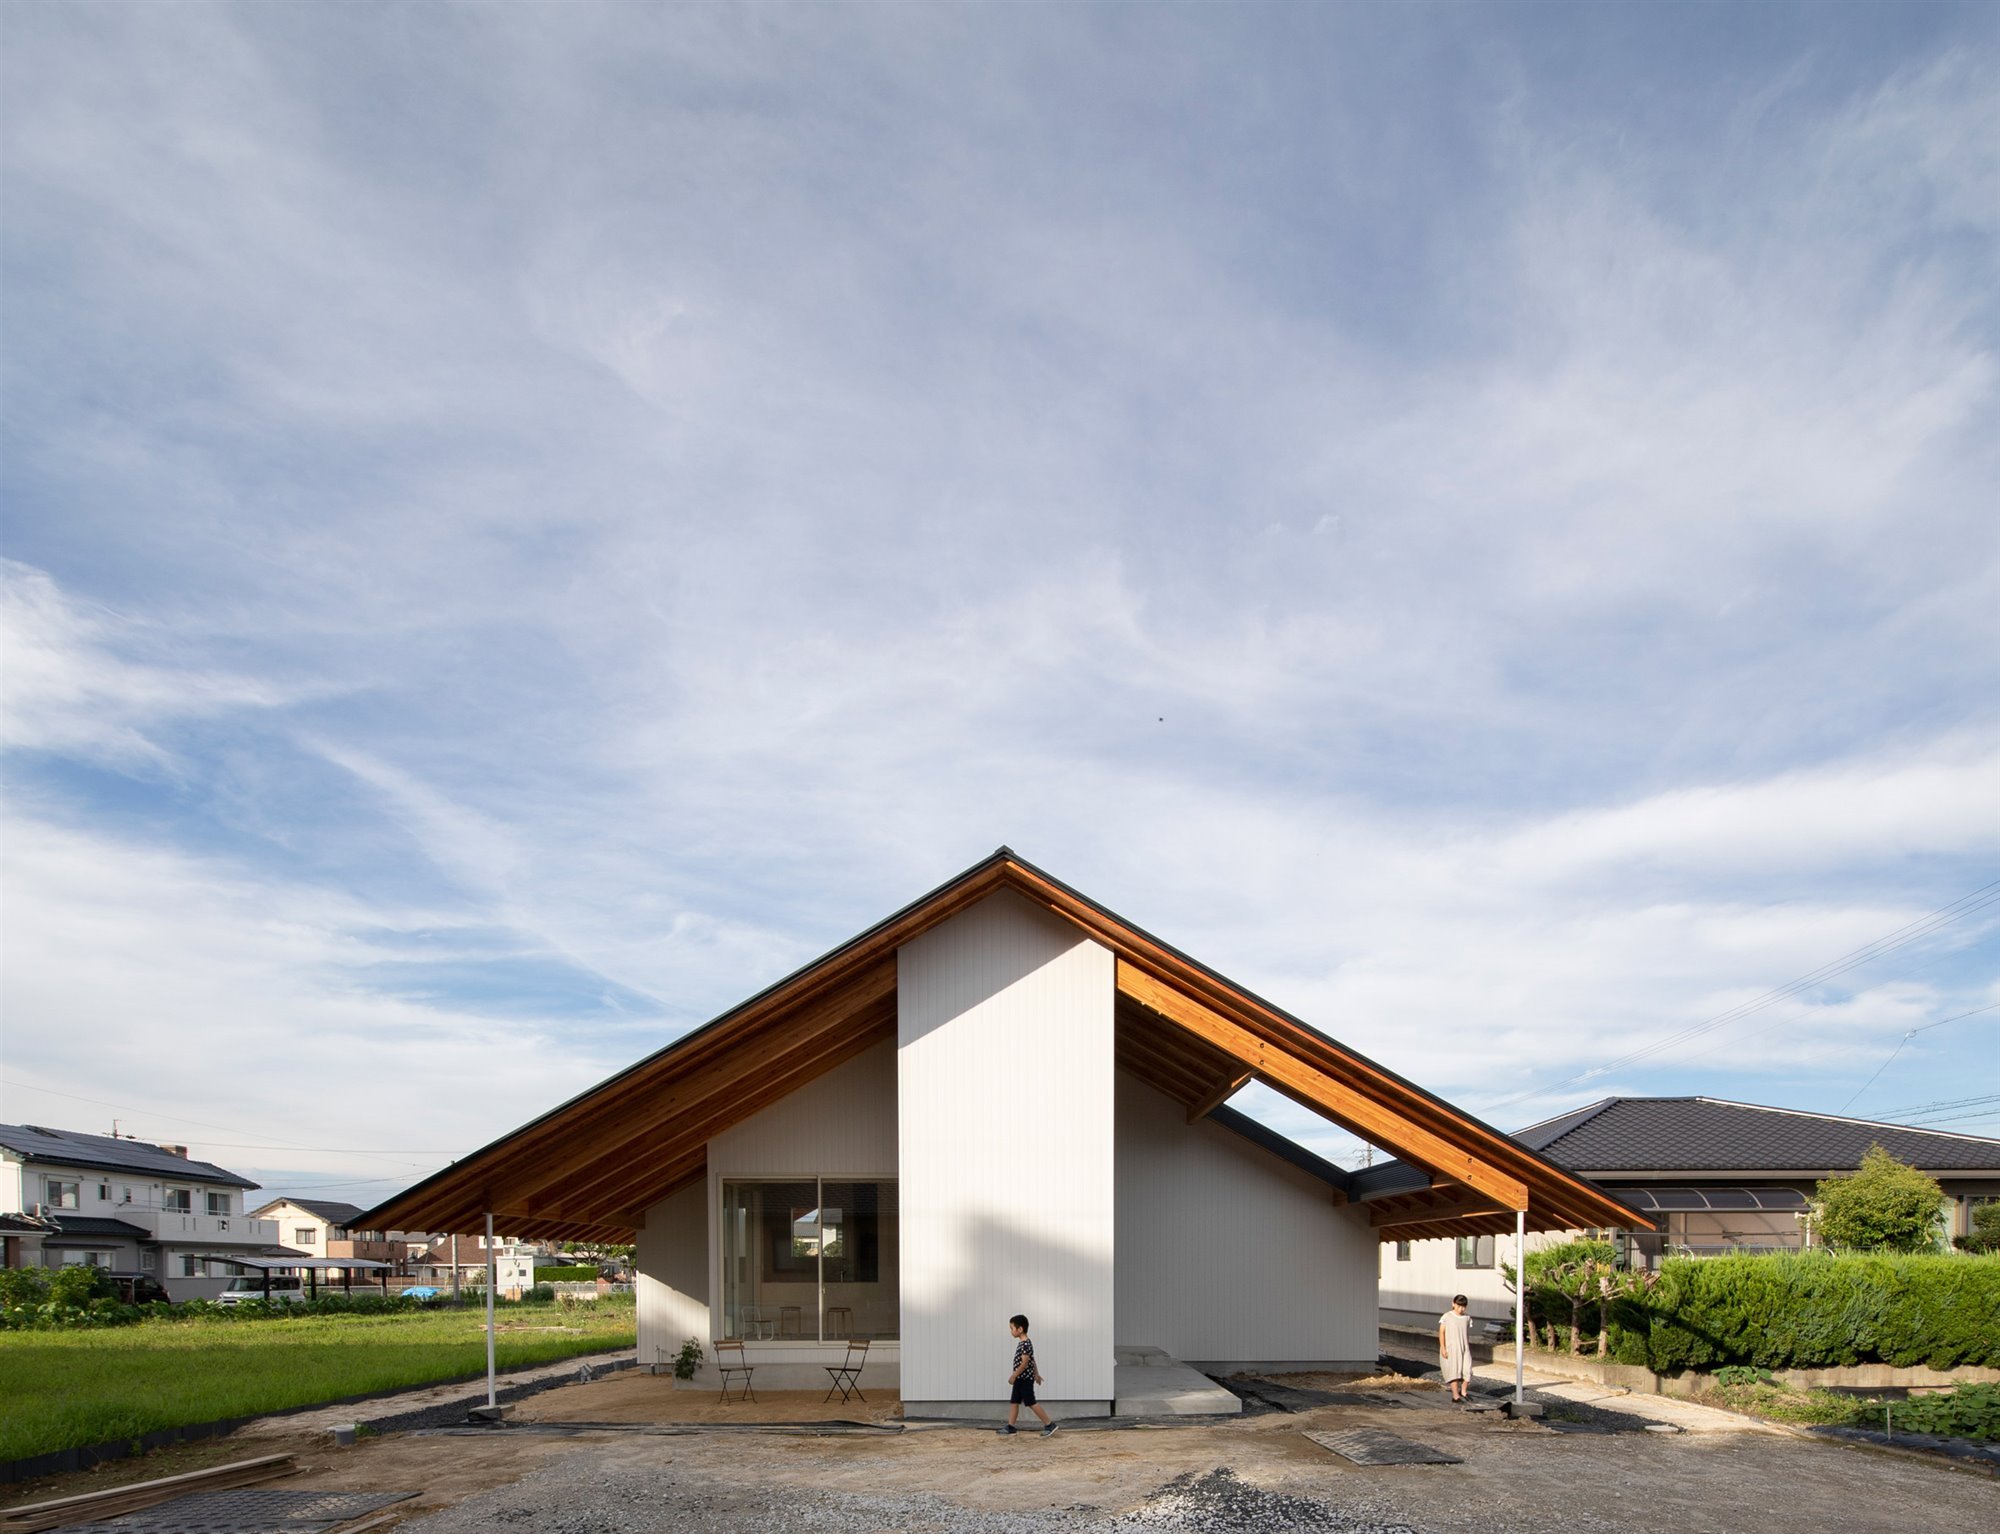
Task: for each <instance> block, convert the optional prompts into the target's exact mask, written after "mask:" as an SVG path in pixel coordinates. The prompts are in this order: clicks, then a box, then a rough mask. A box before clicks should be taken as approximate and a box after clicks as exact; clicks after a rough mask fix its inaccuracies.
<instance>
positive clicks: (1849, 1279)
mask: <svg viewBox="0 0 2000 1534" xmlns="http://www.w3.org/2000/svg"><path fill="white" fill-rule="evenodd" d="M1610 1352H1611V1356H1612V1357H1613V1358H1615V1359H1617V1360H1618V1361H1619V1362H1620V1363H1630V1364H1644V1365H1645V1366H1646V1367H1647V1368H1649V1369H1653V1370H1655V1371H1657V1372H1659V1373H1662V1374H1671V1373H1677V1372H1679V1371H1680V1370H1683V1369H1713V1368H1716V1367H1718V1366H1719V1365H1723V1364H1758V1365H1762V1366H1763V1367H1764V1368H1766V1369H1826V1368H1840V1367H1845V1366H1848V1365H1852V1364H1859V1363H1884V1364H1890V1365H1893V1366H1895V1367H1897V1368H1911V1367H1914V1366H1916V1365H1919V1364H1928V1365H1929V1366H1930V1367H1931V1368H1933V1369H1949V1368H1952V1367H1954V1366H1956V1365H1960V1364H1969V1365H1975V1366H1983V1367H1986V1368H2000V1257H1915V1256H1911V1257H1901V1256H1896V1257H1891V1256H1881V1257H1877V1256H1831V1255H1828V1254H1825V1253H1819V1252H1814V1253H1805V1254H1799V1255H1790V1254H1779V1255H1769V1256H1743V1257H1675V1258H1669V1259H1668V1260H1667V1261H1666V1262H1665V1263H1664V1264H1662V1266H1661V1268H1660V1281H1659V1283H1658V1284H1657V1285H1655V1286H1654V1287H1653V1288H1652V1289H1650V1290H1649V1291H1647V1292H1646V1293H1644V1294H1643V1295H1635V1296H1632V1297H1630V1298H1627V1299H1625V1300H1623V1301H1620V1302H1618V1303H1617V1304H1615V1305H1614V1306H1613V1307H1612V1314H1611V1338H1610Z"/></svg>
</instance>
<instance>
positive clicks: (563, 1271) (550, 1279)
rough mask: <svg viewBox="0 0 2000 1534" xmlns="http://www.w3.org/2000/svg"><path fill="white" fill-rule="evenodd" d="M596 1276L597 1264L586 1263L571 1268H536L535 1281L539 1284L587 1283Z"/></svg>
mask: <svg viewBox="0 0 2000 1534" xmlns="http://www.w3.org/2000/svg"><path fill="white" fill-rule="evenodd" d="M596 1277H597V1265H596V1264H595V1263H588V1264H585V1265H584V1266H581V1267H571V1268H537V1269H535V1283H536V1284H537V1285H541V1284H587V1283H590V1282H591V1281H592V1280H594V1279H595V1278H596Z"/></svg>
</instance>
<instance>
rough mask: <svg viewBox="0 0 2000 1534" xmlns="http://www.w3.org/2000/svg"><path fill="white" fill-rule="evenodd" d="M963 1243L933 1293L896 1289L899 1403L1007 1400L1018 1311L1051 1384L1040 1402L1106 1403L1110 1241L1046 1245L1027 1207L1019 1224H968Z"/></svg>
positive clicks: (990, 1221)
mask: <svg viewBox="0 0 2000 1534" xmlns="http://www.w3.org/2000/svg"><path fill="white" fill-rule="evenodd" d="M1004 1151H1005V1148H1004V1147H995V1153H996V1154H1003V1153H1004ZM960 1247H961V1257H960V1262H959V1264H958V1267H957V1271H956V1272H954V1274H953V1275H952V1276H951V1278H950V1279H949V1280H947V1281H945V1282H943V1283H941V1284H940V1285H939V1286H938V1289H937V1291H936V1292H935V1293H934V1294H931V1295H928V1296H925V1295H914V1296H913V1295H912V1293H911V1286H910V1285H909V1284H908V1283H904V1284H903V1285H902V1295H901V1300H902V1333H903V1396H904V1398H905V1399H906V1400H909V1399H919V1400H939V1401H984V1400H990V1401H993V1402H996V1403H1002V1404H1004V1403H1005V1402H1006V1400H1007V1396H1008V1383H1007V1375H1008V1373H1009V1371H1010V1370H1011V1369H1012V1368H1013V1362H1014V1338H1013V1336H1012V1335H1011V1334H1010V1333H1009V1331H1008V1329H1007V1321H1008V1317H1010V1316H1012V1315H1014V1314H1016V1313H1023V1314H1025V1315H1027V1317H1028V1319H1029V1323H1030V1328H1029V1336H1030V1337H1031V1338H1032V1339H1033V1341H1034V1344H1035V1357H1036V1362H1037V1364H1038V1365H1039V1367H1040V1369H1041V1371H1042V1374H1043V1375H1044V1376H1045V1378H1046V1380H1047V1383H1046V1384H1045V1385H1043V1386H1042V1387H1040V1393H1041V1394H1042V1395H1043V1396H1044V1398H1045V1399H1047V1400H1049V1401H1108V1400H1110V1399H1111V1396H1112V1380H1113V1368H1114V1364H1115V1359H1114V1357H1113V1347H1114V1343H1115V1340H1116V1339H1115V1337H1114V1332H1115V1330H1116V1327H1115V1325H1114V1319H1115V1318H1114V1316H1113V1310H1112V1295H1113V1288H1112V1251H1111V1245H1110V1242H1109V1241H1108V1240H1107V1241H1106V1243H1105V1246H1104V1247H1103V1249H1102V1250H1093V1249H1087V1248H1084V1247H1081V1246H1077V1245H1075V1244H1072V1243H1064V1242H1060V1241H1055V1240H1051V1239H1049V1238H1048V1237H1046V1236H1044V1235H1043V1234H1041V1233H1040V1232H1038V1231H1037V1230H1036V1229H1035V1226H1034V1222H1033V1211H1031V1210H1024V1211H1022V1215H1021V1218H1019V1219H1017V1220H996V1219H993V1218H990V1217H980V1218H976V1219H973V1220H971V1221H969V1222H968V1224H967V1226H966V1229H965V1231H964V1233H963V1238H962V1240H961V1243H960ZM913 1352H914V1354H915V1358H914V1360H913V1358H912V1354H913ZM913 1362H914V1364H915V1368H914V1369H913V1368H912V1364H913Z"/></svg>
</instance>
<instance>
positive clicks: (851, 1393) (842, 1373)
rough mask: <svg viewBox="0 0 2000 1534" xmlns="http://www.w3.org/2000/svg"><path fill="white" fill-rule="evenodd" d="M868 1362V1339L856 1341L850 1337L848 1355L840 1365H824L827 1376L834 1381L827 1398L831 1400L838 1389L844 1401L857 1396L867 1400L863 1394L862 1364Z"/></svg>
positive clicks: (828, 1389)
mask: <svg viewBox="0 0 2000 1534" xmlns="http://www.w3.org/2000/svg"><path fill="white" fill-rule="evenodd" d="M867 1362H868V1343H867V1341H866V1340H865V1339H864V1340H862V1341H860V1342H855V1341H853V1340H851V1339H850V1340H849V1342H848V1344H847V1357H846V1358H845V1359H844V1360H843V1361H842V1362H841V1363H840V1364H838V1365H835V1364H827V1365H825V1366H824V1367H825V1369H826V1372H827V1376H828V1377H829V1378H830V1379H831V1380H832V1381H833V1383H832V1384H831V1385H829V1386H828V1387H827V1391H826V1397H825V1398H826V1399H827V1400H829V1401H831V1400H832V1399H833V1393H834V1391H836V1390H838V1391H839V1392H840V1399H841V1400H843V1401H847V1400H851V1399H854V1398H855V1397H860V1399H861V1400H863V1401H866V1400H867V1399H868V1397H866V1396H864V1395H862V1394H861V1366H862V1365H863V1364H865V1363H867Z"/></svg>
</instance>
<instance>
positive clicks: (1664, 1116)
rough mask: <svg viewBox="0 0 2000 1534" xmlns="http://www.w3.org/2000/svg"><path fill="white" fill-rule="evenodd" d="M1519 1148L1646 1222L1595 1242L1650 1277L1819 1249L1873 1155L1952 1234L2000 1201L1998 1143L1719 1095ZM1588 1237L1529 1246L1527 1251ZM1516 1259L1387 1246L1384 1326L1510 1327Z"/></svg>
mask: <svg viewBox="0 0 2000 1534" xmlns="http://www.w3.org/2000/svg"><path fill="white" fill-rule="evenodd" d="M1514 1138H1515V1139H1516V1140H1518V1141H1520V1143H1521V1144H1523V1145H1525V1146H1527V1147H1528V1148H1529V1149H1531V1150H1534V1151H1536V1152H1538V1153H1540V1154H1541V1155H1543V1156H1546V1157H1547V1158H1548V1159H1549V1160H1551V1161H1553V1162H1555V1163H1556V1164H1557V1165H1558V1166H1561V1167H1565V1168H1567V1169H1568V1170H1570V1171H1572V1172H1575V1173H1578V1174H1579V1175H1582V1176H1585V1177H1588V1178H1589V1179H1590V1180H1591V1181H1592V1182H1593V1183H1595V1184H1597V1185H1598V1186H1599V1187H1601V1188H1603V1189H1604V1190H1605V1191H1606V1192H1607V1193H1611V1194H1613V1195H1615V1196H1616V1197H1617V1198H1618V1199H1620V1200H1621V1201H1622V1202H1623V1203H1624V1204H1626V1205H1627V1206H1628V1207H1630V1208H1631V1209H1633V1210H1636V1211H1638V1212H1640V1213H1641V1214H1643V1215H1644V1216H1645V1217H1647V1218H1649V1219H1650V1220H1652V1221H1653V1222H1654V1223H1655V1225H1656V1226H1657V1227H1658V1228H1657V1229H1656V1230H1653V1231H1642V1232H1637V1233H1635V1232H1632V1231H1630V1230H1629V1229H1628V1228H1627V1227H1626V1226H1625V1225H1624V1224H1623V1223H1622V1222H1617V1223H1614V1222H1609V1221H1607V1222H1605V1223H1604V1225H1603V1227H1601V1229H1600V1231H1599V1233H1601V1234H1605V1235H1607V1236H1609V1237H1610V1239H1611V1240H1612V1241H1613V1242H1614V1243H1615V1244H1616V1245H1617V1246H1618V1247H1619V1248H1620V1250H1621V1253H1622V1254H1623V1256H1624V1258H1625V1260H1626V1261H1628V1262H1631V1263H1634V1264H1640V1265H1645V1266H1649V1267H1657V1266H1659V1264H1660V1261H1661V1260H1662V1258H1663V1257H1666V1256H1670V1255H1675V1254H1680V1253H1687V1254H1691V1255H1694V1256H1714V1255H1718V1254H1721V1253H1726V1252H1746V1251H1748V1252H1771V1251H1798V1250H1801V1249H1802V1248H1804V1247H1805V1246H1807V1245H1809V1244H1811V1241H1812V1230H1811V1220H1810V1207H1811V1202H1812V1193H1813V1188H1814V1185H1815V1184H1816V1183H1818V1182H1819V1180H1820V1179H1821V1178H1824V1177H1832V1176H1836V1175H1839V1174H1843V1173H1847V1172H1852V1171H1854V1170H1855V1169H1856V1168H1857V1167H1859V1166H1860V1164H1861V1158H1862V1157H1863V1156H1864V1155H1866V1154H1867V1153H1868V1149H1869V1147H1870V1146H1873V1145H1880V1146H1881V1147H1882V1148H1883V1149H1884V1150H1886V1151H1887V1152H1888V1153H1889V1154H1890V1155H1892V1156H1894V1157H1895V1158H1896V1159H1897V1160H1899V1161H1904V1162H1907V1163H1909V1164H1910V1165H1912V1166H1915V1167H1918V1168H1920V1169H1921V1170H1923V1171H1925V1172H1927V1173H1929V1174H1930V1175H1931V1176H1932V1177H1934V1178H1936V1179H1937V1181H1938V1183H1939V1185H1940V1186H1941V1187H1942V1188H1943V1189H1944V1193H1945V1201H1946V1203H1945V1211H1944V1215H1945V1222H1944V1223H1945V1234H1947V1235H1962V1234H1965V1233H1966V1232H1968V1231H1969V1230H1970V1229H1971V1223H1970V1222H1971V1217H1972V1211H1973V1210H1974V1209H1975V1208H1977V1207H1978V1206H1979V1205H1980V1204H1982V1203H1986V1202H1989V1201H1992V1200H1994V1199H1996V1198H2000V1140H1994V1139H1986V1138H1983V1137H1982V1136H1979V1135H1965V1134H1953V1133H1951V1132H1949V1131H1946V1130H1941V1129H1918V1128H1914V1127H1912V1126H1910V1125H1906V1124H1877V1123H1873V1122H1870V1121H1869V1120H1866V1119H1849V1118H1838V1117H1835V1116H1834V1115H1832V1114H1826V1113H1802V1112H1799V1111H1797V1110H1795V1109H1791V1108H1767V1107H1762V1106H1760V1105H1759V1104H1756V1103H1736V1102H1728V1101H1726V1100H1724V1099H1722V1098H1715V1097H1607V1098H1605V1099H1604V1100H1603V1101H1601V1102H1595V1103H1592V1104H1590V1106H1588V1107H1586V1108H1578V1109H1577V1110H1575V1111H1574V1112H1572V1113H1565V1114H1562V1115H1560V1116H1559V1117H1557V1118H1552V1119H1547V1120H1544V1121H1543V1122H1542V1123H1539V1124H1531V1125H1530V1126H1529V1127H1528V1128H1526V1129H1523V1130H1521V1131H1520V1132H1519V1133H1518V1134H1517V1135H1515V1136H1514ZM1419 1175H1420V1174H1419V1173H1418V1172H1417V1171H1416V1169H1415V1168H1412V1167H1406V1166H1403V1165H1401V1164H1400V1163H1395V1162H1391V1163H1388V1164H1387V1165H1384V1166H1379V1167H1375V1168H1372V1169H1370V1170H1368V1171H1364V1172H1356V1173H1355V1174H1354V1180H1355V1182H1356V1183H1357V1184H1359V1185H1360V1186H1361V1187H1362V1189H1363V1190H1364V1194H1367V1193H1372V1194H1373V1195H1374V1196H1378V1197H1379V1196H1382V1195H1383V1194H1384V1193H1386V1192H1390V1191H1392V1190H1394V1189H1395V1188H1396V1187H1397V1186H1398V1185H1399V1184H1402V1185H1410V1186H1414V1185H1415V1183H1416V1180H1417V1178H1418V1177H1419ZM1580 1233H1581V1232H1580V1231H1575V1230H1572V1231H1559V1232H1552V1233H1548V1234H1546V1235H1543V1236H1541V1237H1531V1238H1530V1239H1529V1241H1528V1250H1529V1251H1533V1250H1534V1249H1535V1248H1536V1246H1537V1245H1540V1244H1546V1243H1549V1242H1555V1241H1563V1240H1567V1239H1569V1238H1570V1237H1571V1236H1574V1235H1577V1234H1580ZM1514 1260H1515V1258H1514V1253H1513V1250H1512V1242H1511V1240H1502V1241H1499V1242H1498V1243H1495V1242H1493V1241H1491V1240H1487V1241H1478V1240H1474V1241H1410V1242H1402V1243H1398V1244H1397V1245H1395V1246H1392V1247H1386V1248H1384V1249H1383V1254H1382V1308H1383V1314H1384V1317H1385V1318H1386V1319H1393V1320H1398V1321H1405V1322H1409V1323H1412V1324H1423V1325H1426V1326H1428V1325H1431V1324H1434V1323H1435V1321H1436V1319H1437V1317H1438V1315H1439V1314H1440V1313H1441V1312H1442V1311H1443V1310H1444V1309H1446V1308H1447V1307H1448V1306H1449V1304H1450V1302H1451V1296H1452V1295H1453V1294H1454V1293H1461V1294H1464V1295H1465V1296H1466V1298H1467V1299H1468V1300H1469V1301H1470V1302H1471V1306H1470V1308H1471V1310H1472V1312H1473V1314H1475V1315H1477V1316H1481V1317H1484V1318H1486V1319H1488V1320H1493V1321H1502V1320H1505V1319H1506V1318H1507V1317H1508V1316H1510V1315H1511V1313H1512V1306H1513V1303H1514V1299H1513V1295H1512V1294H1511V1293H1510V1292H1509V1291H1508V1289H1507V1286H1506V1282H1505V1279H1504V1276H1503V1275H1502V1273H1501V1272H1500V1264H1501V1263H1503V1262H1508V1263H1511V1262H1513V1261H1514Z"/></svg>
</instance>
